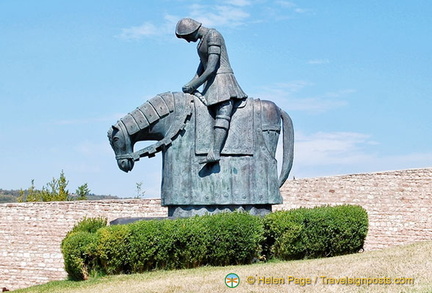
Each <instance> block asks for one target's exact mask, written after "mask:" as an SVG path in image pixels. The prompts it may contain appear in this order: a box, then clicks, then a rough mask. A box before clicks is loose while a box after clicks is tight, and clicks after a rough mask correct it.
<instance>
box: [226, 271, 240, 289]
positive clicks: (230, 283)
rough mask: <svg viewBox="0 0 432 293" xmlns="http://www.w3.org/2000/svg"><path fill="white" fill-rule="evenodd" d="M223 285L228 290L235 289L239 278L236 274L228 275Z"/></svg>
mask: <svg viewBox="0 0 432 293" xmlns="http://www.w3.org/2000/svg"><path fill="white" fill-rule="evenodd" d="M225 285H227V287H228V288H235V287H237V286H238V285H240V277H239V276H238V275H237V274H234V273H230V274H228V275H226V277H225Z"/></svg>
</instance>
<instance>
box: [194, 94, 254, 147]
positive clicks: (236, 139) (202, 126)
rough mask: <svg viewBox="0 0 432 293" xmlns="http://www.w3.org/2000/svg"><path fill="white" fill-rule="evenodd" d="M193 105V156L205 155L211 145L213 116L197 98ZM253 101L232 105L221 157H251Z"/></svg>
mask: <svg viewBox="0 0 432 293" xmlns="http://www.w3.org/2000/svg"><path fill="white" fill-rule="evenodd" d="M194 104H195V154H197V155H205V154H207V153H208V152H209V150H210V148H211V147H212V145H213V133H214V124H215V114H214V113H212V112H211V111H210V110H209V108H208V107H207V106H205V105H204V104H203V103H202V102H201V101H200V100H199V99H198V98H195V99H194ZM254 104H255V100H253V99H251V98H248V99H245V100H239V101H237V102H236V103H235V105H234V110H233V111H234V113H233V115H232V117H231V123H230V128H229V130H228V136H227V139H226V141H225V145H224V147H223V149H222V152H221V154H222V155H253V151H254V143H255V139H254V136H255V131H254V129H255V128H254V124H255V123H256V122H255V121H254V116H255V115H254Z"/></svg>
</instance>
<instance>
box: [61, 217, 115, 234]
mask: <svg viewBox="0 0 432 293" xmlns="http://www.w3.org/2000/svg"><path fill="white" fill-rule="evenodd" d="M106 225H107V219H106V218H102V217H99V218H87V217H85V218H84V219H82V220H81V221H80V222H78V223H77V224H75V226H73V228H72V230H71V231H69V233H68V235H69V234H70V233H76V232H89V233H96V231H97V230H99V229H100V228H103V227H106Z"/></svg>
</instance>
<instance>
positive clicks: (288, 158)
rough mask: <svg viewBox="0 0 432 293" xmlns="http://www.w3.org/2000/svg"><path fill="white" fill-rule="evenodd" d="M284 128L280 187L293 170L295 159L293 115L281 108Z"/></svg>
mask: <svg viewBox="0 0 432 293" xmlns="http://www.w3.org/2000/svg"><path fill="white" fill-rule="evenodd" d="M280 112H281V117H282V128H283V141H282V142H283V157H282V158H283V159H282V168H281V173H280V175H279V187H282V185H283V184H284V183H285V181H286V180H287V178H288V175H289V173H290V171H291V168H292V164H293V159H294V127H293V123H292V120H291V117H290V116H289V115H288V114H287V113H286V112H285V111H284V110H282V109H280Z"/></svg>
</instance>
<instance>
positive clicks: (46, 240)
mask: <svg viewBox="0 0 432 293" xmlns="http://www.w3.org/2000/svg"><path fill="white" fill-rule="evenodd" d="M281 192H282V195H283V197H284V204H282V205H278V206H275V207H274V210H280V209H291V208H297V207H314V206H321V205H340V204H357V205H360V206H362V207H364V208H365V209H366V210H367V211H368V214H369V233H368V236H367V239H366V246H365V249H366V250H372V249H380V248H384V247H388V246H393V245H400V244H408V243H412V242H416V241H421V240H432V217H430V215H431V214H432V168H427V169H412V170H401V171H391V172H379V173H367V174H354V175H344V176H333V177H321V178H309V179H296V180H289V181H287V182H286V183H285V184H284V186H283V187H282V189H281ZM166 215H167V210H166V209H165V208H162V207H161V206H160V200H159V199H141V200H131V199H128V200H103V201H78V202H50V203H10V204H0V219H1V221H0V257H1V262H0V288H2V287H7V288H9V289H18V288H23V287H28V286H31V285H35V284H41V283H46V282H48V281H51V280H61V279H64V278H65V277H66V273H65V271H64V269H63V258H62V254H61V251H60V243H61V241H62V239H63V238H64V237H65V235H66V233H67V232H68V231H69V230H70V229H71V228H72V227H73V225H74V224H76V223H77V222H78V221H79V220H81V219H82V218H83V217H97V216H102V217H106V218H108V221H111V220H114V219H116V218H120V217H151V216H154V217H163V216H166Z"/></svg>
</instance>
